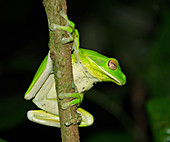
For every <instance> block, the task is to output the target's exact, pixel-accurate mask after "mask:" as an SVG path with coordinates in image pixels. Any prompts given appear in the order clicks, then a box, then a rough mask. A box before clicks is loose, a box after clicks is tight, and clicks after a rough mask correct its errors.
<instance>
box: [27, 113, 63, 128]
mask: <svg viewBox="0 0 170 142" xmlns="http://www.w3.org/2000/svg"><path fill="white" fill-rule="evenodd" d="M27 117H28V119H29V120H30V121H33V122H35V123H39V124H42V125H47V126H52V127H58V128H59V127H60V120H59V116H57V115H54V114H50V113H47V112H45V111H43V110H30V111H28V112H27Z"/></svg>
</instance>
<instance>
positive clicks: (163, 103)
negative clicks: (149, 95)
mask: <svg viewBox="0 0 170 142" xmlns="http://www.w3.org/2000/svg"><path fill="white" fill-rule="evenodd" d="M169 108H170V98H156V99H152V100H150V101H149V102H148V103H147V111H148V115H149V119H150V125H151V129H152V133H153V138H154V140H155V141H154V142H165V141H169V140H170V111H169Z"/></svg>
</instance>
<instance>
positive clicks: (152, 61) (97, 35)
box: [0, 0, 170, 142]
mask: <svg viewBox="0 0 170 142" xmlns="http://www.w3.org/2000/svg"><path fill="white" fill-rule="evenodd" d="M3 3H4V4H2V5H3V6H2V8H1V10H2V11H3V12H1V47H2V48H1V56H0V65H1V67H0V78H1V89H0V111H1V114H0V121H1V123H0V138H2V139H4V140H7V141H52V140H54V139H57V140H58V141H60V140H61V139H60V130H59V129H56V128H52V127H47V126H42V125H39V124H35V123H32V122H30V121H28V120H27V118H26V112H27V111H28V110H30V109H37V107H36V106H35V105H34V104H33V103H32V102H31V101H28V102H27V101H25V100H24V99H23V97H24V93H25V91H26V90H27V88H28V86H29V84H30V83H31V80H32V78H33V76H34V73H35V72H36V69H37V68H38V66H39V64H40V63H41V61H42V60H43V58H44V57H45V56H46V54H47V52H48V38H49V35H48V23H47V19H46V14H45V10H44V7H43V5H42V0H36V1H33V0H24V1H23V0H16V1H12V0H9V1H3ZM169 4H170V2H169V1H168V0H156V1H152V0H149V1H146V0H138V1H134V0H104V1H103V0H93V1H91V0H86V1H79V0H72V1H67V5H68V16H69V19H70V20H72V21H73V22H74V23H75V24H76V27H77V28H78V30H79V32H80V39H81V46H82V47H85V48H89V49H92V50H95V51H97V52H99V53H102V54H104V55H106V56H109V57H115V58H117V59H118V61H119V63H120V66H121V68H122V70H123V72H124V73H125V74H126V76H127V84H126V85H125V86H122V87H119V86H116V85H115V84H112V83H98V84H97V85H96V86H94V87H93V89H91V90H89V91H88V92H87V94H86V95H85V97H84V101H83V103H82V107H83V108H85V109H86V110H87V111H89V112H90V113H92V114H93V116H94V118H95V122H94V124H93V125H92V126H90V127H87V128H80V129H79V130H80V137H81V141H83V142H90V141H97V142H100V141H108V142H110V141H116V142H119V141H120V142H121V141H124V142H130V141H137V142H140V141H142V142H150V141H153V142H159V141H161V142H162V141H167V142H168V141H169V139H170V138H169V133H170V132H169V129H170V128H169V127H170V124H169V120H170V113H169V112H168V110H169V107H170V106H169V104H170V103H169V101H170V98H169V91H170V87H169V86H170V76H169V72H170V65H169V64H170V61H169V57H170V48H169V46H170V41H169V39H170V10H169V7H170V6H169ZM136 86H139V87H136ZM138 114H139V116H138ZM2 122H3V123H2ZM21 135H22V137H21Z"/></svg>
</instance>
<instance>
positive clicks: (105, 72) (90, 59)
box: [87, 56, 122, 85]
mask: <svg viewBox="0 0 170 142" xmlns="http://www.w3.org/2000/svg"><path fill="white" fill-rule="evenodd" d="M87 58H89V59H90V57H88V56H87ZM90 60H91V61H92V62H93V63H95V62H94V61H93V60H92V59H90ZM95 64H96V63H95ZM96 66H98V65H97V64H96ZM98 68H100V69H101V70H102V71H103V72H104V73H106V74H107V75H108V76H110V77H111V78H113V79H114V80H115V81H117V82H118V83H119V84H121V85H122V83H121V82H120V81H119V80H118V79H117V78H115V77H114V76H112V75H111V74H110V73H108V72H107V71H105V70H103V69H102V68H101V67H99V66H98Z"/></svg>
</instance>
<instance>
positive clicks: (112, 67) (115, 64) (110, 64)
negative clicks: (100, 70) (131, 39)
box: [108, 59, 118, 70]
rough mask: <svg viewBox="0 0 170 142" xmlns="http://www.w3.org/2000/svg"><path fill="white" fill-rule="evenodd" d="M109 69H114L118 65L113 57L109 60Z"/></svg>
mask: <svg viewBox="0 0 170 142" xmlns="http://www.w3.org/2000/svg"><path fill="white" fill-rule="evenodd" d="M108 66H109V69H111V70H115V69H117V67H118V62H117V61H116V60H114V59H112V60H110V61H109V63H108Z"/></svg>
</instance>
